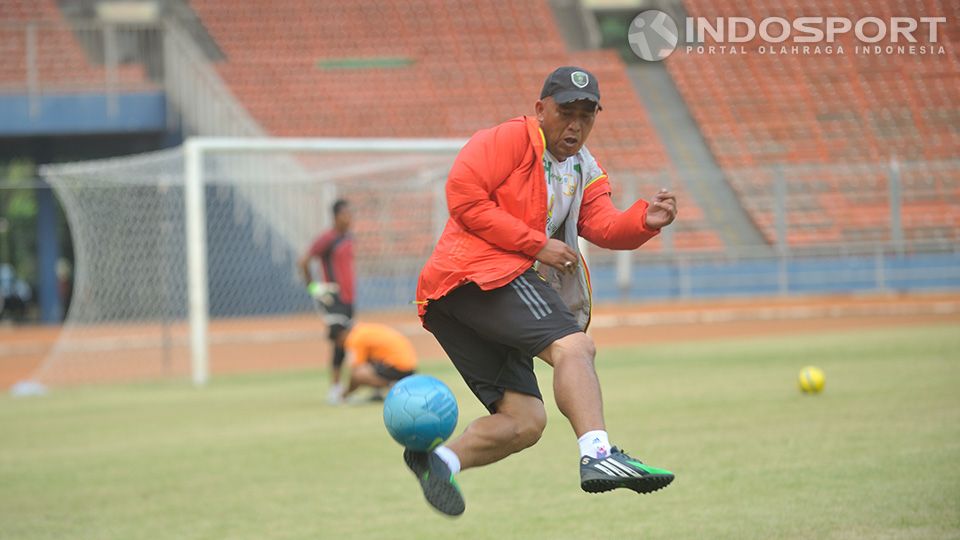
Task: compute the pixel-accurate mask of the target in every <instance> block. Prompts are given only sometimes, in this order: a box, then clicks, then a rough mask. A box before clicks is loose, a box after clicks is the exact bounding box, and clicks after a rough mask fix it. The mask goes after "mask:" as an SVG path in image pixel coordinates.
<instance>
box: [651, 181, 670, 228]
mask: <svg viewBox="0 0 960 540" xmlns="http://www.w3.org/2000/svg"><path fill="white" fill-rule="evenodd" d="M676 218H677V198H676V197H675V196H674V195H673V193H670V192H669V191H667V190H666V189H661V190H660V192H659V193H657V194H656V195H654V196H653V200H651V201H650V205H649V206H648V207H647V222H646V226H647V228H648V229H662V228H663V227H666V226H667V225H669V224H671V223H673V220H674V219H676Z"/></svg>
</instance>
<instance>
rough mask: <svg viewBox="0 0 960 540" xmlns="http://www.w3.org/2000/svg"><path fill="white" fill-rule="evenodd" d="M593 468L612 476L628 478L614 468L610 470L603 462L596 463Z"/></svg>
mask: <svg viewBox="0 0 960 540" xmlns="http://www.w3.org/2000/svg"><path fill="white" fill-rule="evenodd" d="M593 466H594V467H596V468H597V469H600V470H601V471H603V472H604V473H606V474H608V475H610V476H621V477H623V478H627V475H626V474H624V473H623V472H622V471H621V470H620V469H615V468H612V467H610V468H608V466H606V465H604V464H603V463H602V462H599V463H594V464H593Z"/></svg>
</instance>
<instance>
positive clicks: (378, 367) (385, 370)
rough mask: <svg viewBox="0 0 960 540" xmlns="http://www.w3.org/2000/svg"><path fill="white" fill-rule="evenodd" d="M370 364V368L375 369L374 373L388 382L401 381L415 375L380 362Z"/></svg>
mask: <svg viewBox="0 0 960 540" xmlns="http://www.w3.org/2000/svg"><path fill="white" fill-rule="evenodd" d="M369 362H370V366H371V367H372V368H373V371H374V372H376V374H377V375H378V376H379V377H380V378H382V379H386V380H388V381H399V380H400V379H402V378H404V377H409V376H410V375H413V374H414V373H415V372H414V371H400V370H399V369H397V368H395V367H393V366H391V365H388V364H384V363H383V362H380V361H379V360H370V361H369Z"/></svg>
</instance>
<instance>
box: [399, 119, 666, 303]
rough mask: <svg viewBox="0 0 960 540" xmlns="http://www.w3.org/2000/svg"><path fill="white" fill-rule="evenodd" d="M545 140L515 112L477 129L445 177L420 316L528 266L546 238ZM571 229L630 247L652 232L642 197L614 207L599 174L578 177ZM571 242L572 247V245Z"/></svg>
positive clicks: (533, 122) (420, 290) (421, 287)
mask: <svg viewBox="0 0 960 540" xmlns="http://www.w3.org/2000/svg"><path fill="white" fill-rule="evenodd" d="M544 146H545V142H544V139H543V133H542V132H541V130H540V125H539V123H538V122H537V119H536V118H533V117H527V116H521V117H518V118H514V119H512V120H508V121H507V122H504V123H503V124H500V125H498V126H495V127H492V128H489V129H484V130H481V131H478V132H477V133H475V134H474V135H473V137H471V138H470V140H469V141H468V142H467V144H466V145H465V146H464V147H463V149H462V150H461V151H460V153H459V155H457V159H456V161H454V163H453V167H452V168H451V169H450V175H449V176H448V177H447V207H448V209H449V211H450V219H448V220H447V224H446V227H445V228H444V230H443V234H442V235H441V236H440V240H439V241H438V242H437V245H436V247H435V248H434V250H433V254H432V255H431V256H430V258H429V259H428V260H427V262H426V265H425V266H424V268H423V270H422V271H421V273H420V281H419V284H418V286H417V303H418V304H419V306H420V316H421V317H423V314H424V313H425V311H426V305H427V303H428V302H429V301H430V300H435V299H437V298H441V297H443V296H444V295H446V294H447V293H449V292H450V291H452V290H453V289H455V288H457V287H459V286H460V285H463V284H464V283H467V282H470V281H472V282H474V283H476V284H477V285H479V286H480V288H482V289H484V290H491V289H496V288H498V287H502V286H504V285H506V284H507V283H509V282H510V281H512V280H513V279H514V278H515V277H517V276H519V275H520V274H522V273H523V272H524V271H526V270H527V269H528V268H530V267H531V266H532V265H533V263H534V262H535V258H534V257H535V256H536V254H537V253H538V252H539V251H540V250H541V249H542V248H543V246H544V245H545V244H546V243H547V235H546V228H547V189H546V179H545V173H544V170H543V151H544ZM584 182H585V187H584V188H583V189H584V193H583V201H582V203H581V205H580V216H579V221H578V223H577V228H578V231H579V233H580V235H581V236H582V237H584V238H586V239H587V240H589V241H590V242H592V243H594V244H596V245H597V246H600V247H603V248H609V249H635V248H637V247H640V245H641V244H643V243H644V242H646V241H647V240H649V239H650V238H653V237H654V236H656V235H657V233H659V230H650V229H647V228H646V226H645V223H646V215H647V202H646V201H643V200H640V201H637V202H636V203H635V204H634V205H633V206H631V207H630V208H629V209H628V210H626V211H625V212H620V211H619V210H617V209H616V208H615V207H614V206H613V202H612V201H611V199H610V183H609V181H608V180H607V175H606V174H605V173H604V174H602V175H600V176H598V177H597V178H592V179H585V180H584ZM574 248H575V246H574Z"/></svg>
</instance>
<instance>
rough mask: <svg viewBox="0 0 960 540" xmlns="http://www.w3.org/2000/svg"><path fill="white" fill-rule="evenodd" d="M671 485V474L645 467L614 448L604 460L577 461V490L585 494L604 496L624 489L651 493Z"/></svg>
mask: <svg viewBox="0 0 960 540" xmlns="http://www.w3.org/2000/svg"><path fill="white" fill-rule="evenodd" d="M670 482H673V473H672V472H670V471H667V470H664V469H658V468H656V467H651V466H649V465H645V464H644V463H643V462H642V461H640V460H637V459H633V458H632V457H630V456H628V455H627V454H626V452H622V451H621V450H620V449H618V448H617V447H616V446H614V447H613V448H611V449H610V455H609V456H607V457H605V458H603V459H594V458H592V457H590V456H583V457H582V458H580V488H581V489H583V490H584V491H586V492H587V493H603V492H604V491H610V490H611V489H616V488H627V489H632V490H633V491H636V492H637V493H652V492H654V491H657V490H658V489H663V488H665V487H667V484H669V483H670Z"/></svg>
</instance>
